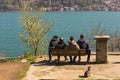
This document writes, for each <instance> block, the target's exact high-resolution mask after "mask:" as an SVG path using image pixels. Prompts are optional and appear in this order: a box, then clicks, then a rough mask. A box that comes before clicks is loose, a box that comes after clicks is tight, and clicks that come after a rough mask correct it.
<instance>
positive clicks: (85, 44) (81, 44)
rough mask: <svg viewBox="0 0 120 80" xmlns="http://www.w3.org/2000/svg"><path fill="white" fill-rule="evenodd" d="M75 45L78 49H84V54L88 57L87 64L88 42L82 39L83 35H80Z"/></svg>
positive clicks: (89, 51) (89, 52)
mask: <svg viewBox="0 0 120 80" xmlns="http://www.w3.org/2000/svg"><path fill="white" fill-rule="evenodd" d="M77 44H78V45H79V47H80V49H86V54H87V55H88V57H87V62H89V60H90V54H91V50H90V49H89V44H88V41H87V40H86V39H85V38H84V35H83V34H81V35H80V39H79V40H78V41H77Z"/></svg>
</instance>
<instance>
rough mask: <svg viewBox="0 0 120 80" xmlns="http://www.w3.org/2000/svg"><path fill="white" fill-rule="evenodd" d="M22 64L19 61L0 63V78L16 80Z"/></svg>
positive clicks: (2, 79)
mask: <svg viewBox="0 0 120 80" xmlns="http://www.w3.org/2000/svg"><path fill="white" fill-rule="evenodd" d="M23 66H24V64H23V63H21V62H4V63H0V80H17V78H18V73H19V71H20V70H21V69H22V68H23Z"/></svg>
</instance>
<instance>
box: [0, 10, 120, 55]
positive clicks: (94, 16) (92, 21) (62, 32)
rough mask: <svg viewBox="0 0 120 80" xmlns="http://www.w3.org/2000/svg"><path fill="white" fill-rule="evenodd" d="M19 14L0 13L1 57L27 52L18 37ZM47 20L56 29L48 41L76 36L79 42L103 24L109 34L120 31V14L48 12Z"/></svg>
mask: <svg viewBox="0 0 120 80" xmlns="http://www.w3.org/2000/svg"><path fill="white" fill-rule="evenodd" d="M19 15H20V14H19V13H18V12H0V55H2V56H9V57H15V56H19V55H21V54H23V52H24V51H26V50H25V49H24V47H23V44H22V42H21V40H20V38H19V37H18V33H19V32H20V31H22V30H23V29H22V27H20V25H19V22H18V19H19ZM45 19H47V20H48V21H51V22H53V23H54V27H53V28H52V29H51V30H50V31H49V32H48V35H49V37H48V39H50V38H51V37H52V36H54V35H58V36H61V37H64V39H65V41H66V42H67V41H68V40H69V36H71V35H73V36H75V39H76V40H77V39H78V38H79V35H80V34H86V35H89V34H88V33H87V32H89V31H90V27H91V26H94V25H99V24H101V25H102V26H104V27H105V28H108V29H110V31H109V32H111V31H115V30H116V29H117V30H118V31H120V24H119V23H120V12H47V13H46V16H45ZM109 32H108V33H109Z"/></svg>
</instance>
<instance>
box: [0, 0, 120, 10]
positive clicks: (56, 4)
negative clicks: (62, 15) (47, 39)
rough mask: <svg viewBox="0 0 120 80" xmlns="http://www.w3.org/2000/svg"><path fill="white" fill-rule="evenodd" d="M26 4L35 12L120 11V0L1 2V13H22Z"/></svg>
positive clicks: (22, 0)
mask: <svg viewBox="0 0 120 80" xmlns="http://www.w3.org/2000/svg"><path fill="white" fill-rule="evenodd" d="M24 2H27V3H30V7H31V9H33V10H39V9H40V8H44V9H45V10H46V11H59V10H60V11H64V10H73V11H92V10H95V11H120V6H119V4H120V0H0V11H20V9H21V8H22V4H23V3H24Z"/></svg>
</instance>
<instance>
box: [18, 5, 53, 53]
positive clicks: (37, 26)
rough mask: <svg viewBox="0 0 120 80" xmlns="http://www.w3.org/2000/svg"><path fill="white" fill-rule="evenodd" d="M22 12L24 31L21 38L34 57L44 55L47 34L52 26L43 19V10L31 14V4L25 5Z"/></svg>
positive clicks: (21, 19)
mask: <svg viewBox="0 0 120 80" xmlns="http://www.w3.org/2000/svg"><path fill="white" fill-rule="evenodd" d="M22 10H23V12H22V15H21V16H20V24H21V26H22V27H23V28H24V31H23V32H21V33H20V34H19V36H20V38H21V39H22V40H23V42H24V43H25V45H26V47H28V48H29V50H31V51H32V53H33V54H34V55H38V54H42V53H44V52H45V48H46V44H47V39H46V33H47V32H48V31H49V30H50V29H51V27H52V25H51V24H50V23H49V22H47V21H45V20H44V19H43V17H44V11H43V10H41V11H39V12H34V11H32V12H31V11H30V7H29V4H26V5H24V7H23V9H22Z"/></svg>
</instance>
